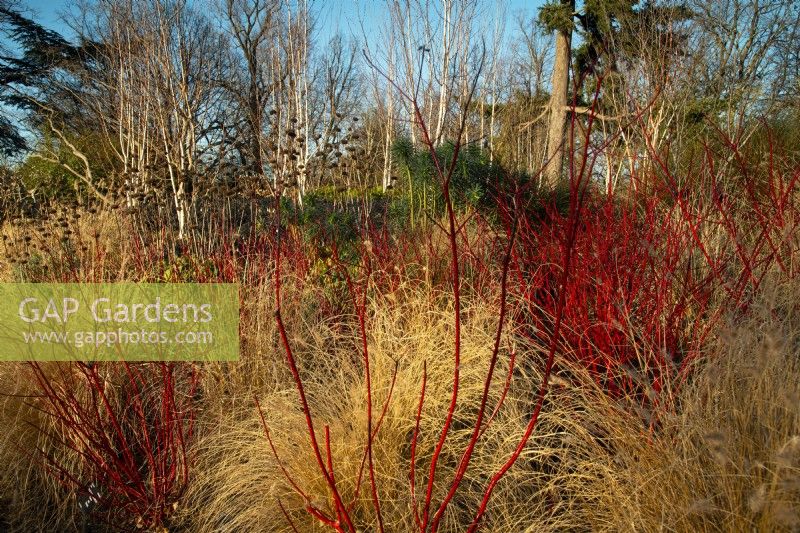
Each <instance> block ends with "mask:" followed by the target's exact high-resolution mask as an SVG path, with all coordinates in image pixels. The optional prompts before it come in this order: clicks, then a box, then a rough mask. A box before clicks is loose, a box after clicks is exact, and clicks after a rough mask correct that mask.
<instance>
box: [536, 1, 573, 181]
mask: <svg viewBox="0 0 800 533" xmlns="http://www.w3.org/2000/svg"><path fill="white" fill-rule="evenodd" d="M561 5H562V6H564V8H565V9H569V10H570V13H572V12H574V11H575V0H561ZM571 48H572V30H571V29H559V30H556V52H555V57H554V58H553V78H552V90H551V92H550V104H549V108H550V125H549V126H548V128H547V155H546V156H545V165H546V166H545V169H544V183H543V184H544V185H546V186H548V187H554V186H556V185H557V184H558V182H559V181H560V180H561V167H562V166H563V162H564V144H565V139H564V135H565V134H566V129H567V94H568V92H569V67H570V56H571Z"/></svg>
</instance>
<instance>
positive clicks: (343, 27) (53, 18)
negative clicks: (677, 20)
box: [19, 0, 544, 42]
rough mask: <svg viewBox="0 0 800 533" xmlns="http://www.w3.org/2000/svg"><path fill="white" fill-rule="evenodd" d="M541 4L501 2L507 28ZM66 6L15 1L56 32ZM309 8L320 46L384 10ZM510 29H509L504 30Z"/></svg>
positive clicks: (377, 1)
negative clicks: (316, 23) (316, 19)
mask: <svg viewBox="0 0 800 533" xmlns="http://www.w3.org/2000/svg"><path fill="white" fill-rule="evenodd" d="M189 1H190V2H192V0H189ZM205 1H212V2H213V1H214V0H198V2H197V3H200V2H205ZM543 3H544V0H505V5H506V17H507V18H508V19H509V26H512V25H513V16H514V15H515V14H516V13H518V12H524V13H527V14H528V15H529V16H533V15H535V14H536V11H537V10H538V8H539V6H541V5H542V4H543ZM69 4H70V1H69V0H19V7H21V8H23V9H24V8H25V7H27V9H25V11H26V12H27V13H28V14H29V15H34V17H33V18H34V19H35V20H37V21H39V22H42V23H43V24H44V25H45V26H46V27H48V28H50V29H54V30H57V31H60V32H65V30H67V28H66V27H65V26H64V24H63V23H62V22H61V20H60V15H61V13H63V12H64V11H66V10H67V6H68V5H69ZM311 4H312V7H313V8H314V9H316V10H317V11H318V13H319V22H320V27H319V30H320V35H319V37H320V41H321V42H325V41H327V37H329V36H332V35H334V34H335V33H337V31H338V32H341V33H342V34H345V35H348V34H350V35H353V34H354V35H361V21H362V20H363V23H364V27H365V29H366V30H367V31H368V32H371V31H372V30H373V28H374V27H373V24H375V25H377V22H379V20H380V19H379V18H378V17H381V11H382V10H383V9H385V8H384V5H385V4H384V2H383V0H335V1H328V0H325V1H322V0H316V1H314V0H311ZM381 18H382V17H381ZM376 19H377V20H376ZM510 29H511V27H509V28H508V30H510ZM68 33H69V32H68V31H67V34H68Z"/></svg>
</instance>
